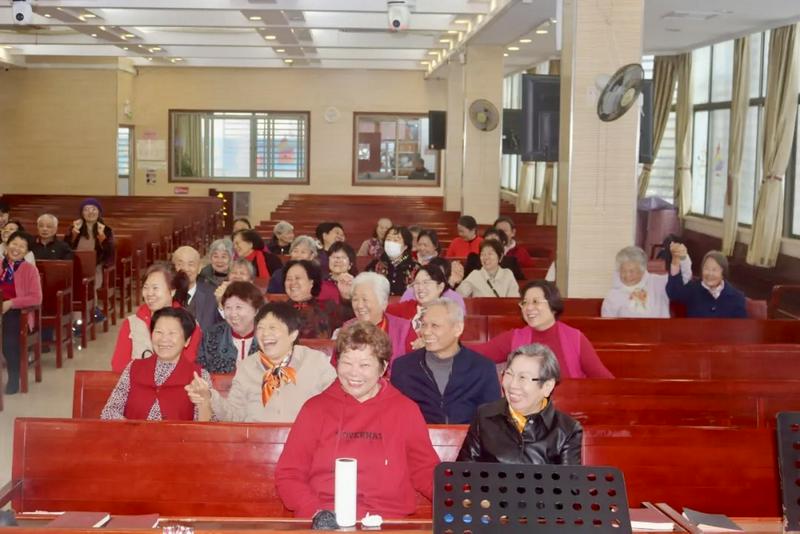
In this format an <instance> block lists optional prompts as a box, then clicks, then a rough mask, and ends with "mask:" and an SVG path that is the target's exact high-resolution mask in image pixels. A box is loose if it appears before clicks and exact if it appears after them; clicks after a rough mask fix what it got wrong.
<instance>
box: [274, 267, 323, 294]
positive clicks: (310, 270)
mask: <svg viewBox="0 0 800 534" xmlns="http://www.w3.org/2000/svg"><path fill="white" fill-rule="evenodd" d="M295 265H299V266H300V267H302V268H303V269H305V271H306V275H307V276H308V278H309V279H310V280H311V281H312V282H313V283H314V285H313V286H312V287H311V296H313V297H318V296H319V292H320V291H322V270H321V269H320V267H319V265H318V264H317V262H314V261H311V260H289V261H287V262H286V265H284V266H283V292H284V293H286V277H287V276H288V275H289V269H291V268H292V267H294V266H295Z"/></svg>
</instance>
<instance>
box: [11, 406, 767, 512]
mask: <svg viewBox="0 0 800 534" xmlns="http://www.w3.org/2000/svg"><path fill="white" fill-rule="evenodd" d="M288 431H289V427H288V426H287V425H280V424H272V425H270V424H236V423H176V422H156V423H154V422H145V421H119V422H116V421H115V422H106V421H89V420H78V419H30V418H19V419H17V420H16V421H15V425H14V457H13V467H12V480H11V482H10V483H9V484H8V485H6V486H5V487H4V488H3V489H2V490H1V491H0V506H3V505H5V504H6V503H7V502H9V501H11V502H12V506H13V507H14V509H15V510H16V511H17V512H31V511H34V510H50V511H58V510H103V511H106V512H109V513H112V514H142V513H159V514H161V515H164V516H222V517H231V516H259V517H264V516H272V517H285V516H287V515H288V511H287V510H285V509H284V507H283V505H282V503H281V501H280V500H279V498H278V496H277V492H276V489H275V486H274V475H273V473H274V468H275V463H276V461H277V459H278V458H279V456H280V453H281V451H282V447H283V443H284V442H285V440H286V436H287V435H288ZM465 431H466V427H464V426H452V427H445V426H431V427H430V435H431V441H432V442H433V445H434V447H435V449H436V451H437V452H438V454H439V456H440V458H441V459H442V460H444V461H448V460H453V459H454V458H455V456H456V454H457V452H458V449H459V448H460V445H461V442H462V440H463V437H464V433H465ZM774 442H775V439H774V436H773V432H771V431H768V430H764V429H734V428H719V429H708V428H692V427H664V426H661V427H650V426H633V427H628V426H597V427H594V426H590V427H587V428H586V429H585V432H584V446H583V457H584V463H585V464H587V465H611V466H616V467H618V468H620V469H621V470H622V472H623V473H624V476H625V481H626V484H627V488H628V497H629V501H630V503H631V504H632V505H636V506H638V505H639V503H640V502H641V501H645V500H646V501H659V502H667V503H670V504H672V505H673V506H678V505H680V506H688V507H691V508H695V509H701V510H704V511H709V512H716V513H724V514H728V515H742V516H773V517H776V516H778V515H779V514H780V504H779V503H780V498H779V494H778V487H779V485H778V478H777V469H776V462H777V459H776V451H775V444H774ZM430 515H431V508H430V504H429V503H427V502H425V501H424V500H420V505H419V506H418V510H417V513H416V514H415V517H427V518H429V517H430Z"/></svg>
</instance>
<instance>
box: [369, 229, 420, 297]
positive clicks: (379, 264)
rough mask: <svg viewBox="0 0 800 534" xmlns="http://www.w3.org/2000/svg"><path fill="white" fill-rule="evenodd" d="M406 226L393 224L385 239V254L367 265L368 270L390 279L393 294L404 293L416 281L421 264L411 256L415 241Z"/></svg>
mask: <svg viewBox="0 0 800 534" xmlns="http://www.w3.org/2000/svg"><path fill="white" fill-rule="evenodd" d="M413 239H414V238H413V237H412V236H411V232H409V231H408V228H406V227H405V226H393V227H391V228H389V230H388V231H387V232H386V237H384V239H383V254H381V256H380V258H378V259H375V260H372V261H371V262H370V263H369V265H367V269H366V270H367V271H373V272H376V273H378V274H382V275H383V276H385V277H386V278H388V279H389V286H390V288H391V294H392V295H402V294H403V293H404V292H405V290H406V288H407V287H408V285H409V284H410V283H411V282H413V281H414V276H415V275H416V274H417V269H419V264H418V263H417V262H416V261H414V259H413V258H412V257H411V245H412V243H413V242H414V241H413Z"/></svg>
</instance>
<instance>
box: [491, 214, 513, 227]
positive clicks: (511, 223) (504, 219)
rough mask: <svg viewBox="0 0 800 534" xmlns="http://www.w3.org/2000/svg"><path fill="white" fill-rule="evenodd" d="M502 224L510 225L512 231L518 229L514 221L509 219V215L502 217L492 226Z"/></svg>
mask: <svg viewBox="0 0 800 534" xmlns="http://www.w3.org/2000/svg"><path fill="white" fill-rule="evenodd" d="M501 222H504V223H508V225H509V226H510V227H511V229H512V230H513V229H514V228H516V227H517V225H516V224H514V221H512V220H511V217H509V216H508V215H501V216H500V217H498V218H497V219H495V220H494V223H492V226H497V224H498V223H501Z"/></svg>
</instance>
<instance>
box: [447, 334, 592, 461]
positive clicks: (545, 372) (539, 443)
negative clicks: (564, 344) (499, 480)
mask: <svg viewBox="0 0 800 534" xmlns="http://www.w3.org/2000/svg"><path fill="white" fill-rule="evenodd" d="M560 376H561V372H560V370H559V367H558V360H557V359H556V357H555V355H554V354H553V351H552V350H550V348H548V347H547V346H545V345H541V344H539V343H533V344H530V345H523V346H521V347H519V348H518V349H516V350H514V351H513V352H512V353H511V354H510V355H509V356H508V365H507V366H506V370H505V371H504V372H503V391H504V393H505V397H504V398H502V399H500V400H497V401H494V402H490V403H488V404H484V405H482V406H480V407H479V408H478V413H477V415H476V416H475V419H474V420H473V421H472V424H471V425H470V427H469V431H468V432H467V436H466V438H465V439H464V443H463V445H462V446H461V450H460V451H459V453H458V460H459V461H467V462H500V463H507V464H559V465H581V444H582V441H583V428H581V425H580V423H578V422H577V421H575V420H574V419H572V418H571V417H570V416H568V415H566V414H564V413H562V412H559V411H558V410H556V409H555V406H553V403H552V401H551V400H550V395H551V394H552V393H553V389H554V388H555V387H556V384H558V382H559V379H560Z"/></svg>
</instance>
